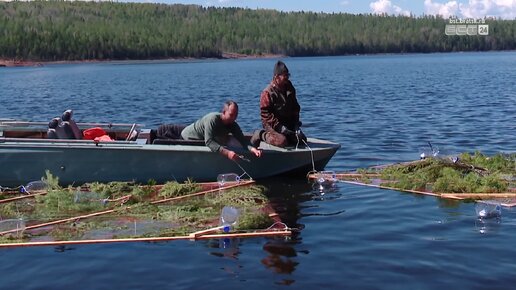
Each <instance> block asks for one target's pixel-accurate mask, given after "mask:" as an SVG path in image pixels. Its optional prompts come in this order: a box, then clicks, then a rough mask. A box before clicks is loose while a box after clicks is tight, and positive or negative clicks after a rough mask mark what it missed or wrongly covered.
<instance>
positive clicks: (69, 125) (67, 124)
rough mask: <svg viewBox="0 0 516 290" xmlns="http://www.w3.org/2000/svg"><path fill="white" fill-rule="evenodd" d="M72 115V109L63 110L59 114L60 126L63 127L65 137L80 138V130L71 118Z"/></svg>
mask: <svg viewBox="0 0 516 290" xmlns="http://www.w3.org/2000/svg"><path fill="white" fill-rule="evenodd" d="M72 116H73V111H72V110H66V111H64V112H63V115H62V116H61V120H62V122H61V124H60V126H61V127H63V131H64V132H65V134H66V137H67V138H66V139H82V132H81V130H80V129H79V126H77V123H75V121H74V120H73V119H72Z"/></svg>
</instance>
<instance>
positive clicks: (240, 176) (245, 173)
mask: <svg viewBox="0 0 516 290" xmlns="http://www.w3.org/2000/svg"><path fill="white" fill-rule="evenodd" d="M235 163H236V165H237V166H238V167H240V169H242V171H243V172H244V173H242V174H241V175H239V176H238V178H240V179H242V177H243V176H244V175H247V176H248V177H249V178H250V179H251V180H253V177H252V176H251V175H249V173H247V171H245V169H244V168H243V167H242V166H240V164H238V162H236V161H235Z"/></svg>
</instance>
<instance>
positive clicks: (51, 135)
mask: <svg viewBox="0 0 516 290" xmlns="http://www.w3.org/2000/svg"><path fill="white" fill-rule="evenodd" d="M57 126H59V118H54V119H52V120H51V121H50V122H49V123H48V130H47V139H59V136H58V135H57V131H56V128H57Z"/></svg>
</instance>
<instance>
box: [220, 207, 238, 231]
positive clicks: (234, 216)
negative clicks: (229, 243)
mask: <svg viewBox="0 0 516 290" xmlns="http://www.w3.org/2000/svg"><path fill="white" fill-rule="evenodd" d="M239 216H240V211H239V210H238V209H237V208H236V207H232V206H225V207H223V208H222V212H221V214H220V224H221V226H222V227H223V230H224V232H226V233H227V232H229V231H230V230H231V226H232V225H234V224H236V222H237V220H238V217H239Z"/></svg>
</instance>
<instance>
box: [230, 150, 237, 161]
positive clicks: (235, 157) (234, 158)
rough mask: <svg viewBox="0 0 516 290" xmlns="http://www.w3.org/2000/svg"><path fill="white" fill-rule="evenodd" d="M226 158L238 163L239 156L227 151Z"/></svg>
mask: <svg viewBox="0 0 516 290" xmlns="http://www.w3.org/2000/svg"><path fill="white" fill-rule="evenodd" d="M228 158H229V159H230V160H233V161H238V160H239V159H240V156H238V154H236V153H235V152H234V151H231V150H228Z"/></svg>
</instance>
